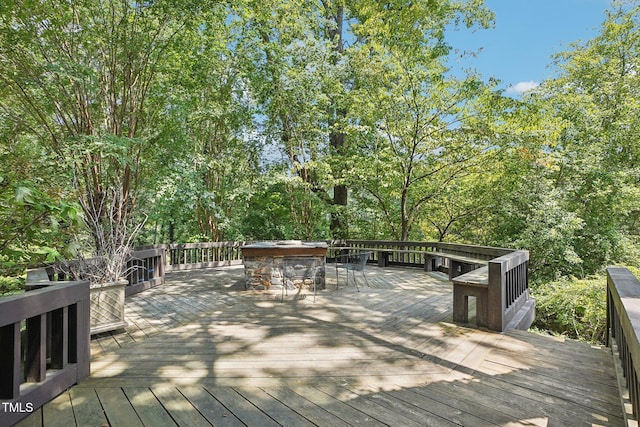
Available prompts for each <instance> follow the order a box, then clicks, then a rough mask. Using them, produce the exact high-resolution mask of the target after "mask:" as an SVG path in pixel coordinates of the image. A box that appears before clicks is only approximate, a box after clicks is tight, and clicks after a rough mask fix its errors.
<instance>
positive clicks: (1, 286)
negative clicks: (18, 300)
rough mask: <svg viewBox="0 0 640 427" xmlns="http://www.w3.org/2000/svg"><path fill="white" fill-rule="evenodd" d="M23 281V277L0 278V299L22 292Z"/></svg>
mask: <svg viewBox="0 0 640 427" xmlns="http://www.w3.org/2000/svg"><path fill="white" fill-rule="evenodd" d="M24 280H25V276H20V277H5V276H0V298H1V297H5V296H9V295H15V294H20V293H22V292H24Z"/></svg>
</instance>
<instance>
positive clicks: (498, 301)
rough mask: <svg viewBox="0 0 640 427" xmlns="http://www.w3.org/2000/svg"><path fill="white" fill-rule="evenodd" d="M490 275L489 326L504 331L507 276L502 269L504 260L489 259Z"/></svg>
mask: <svg viewBox="0 0 640 427" xmlns="http://www.w3.org/2000/svg"><path fill="white" fill-rule="evenodd" d="M488 266H489V276H488V286H489V289H488V296H487V303H488V322H487V323H488V325H487V326H488V327H489V329H492V330H494V331H503V330H504V328H505V326H506V325H505V324H504V323H505V322H504V312H505V310H506V308H507V307H506V298H505V296H506V295H505V292H506V287H505V276H504V272H503V271H502V269H503V268H502V267H503V265H502V262H500V261H493V260H492V261H489V264H488Z"/></svg>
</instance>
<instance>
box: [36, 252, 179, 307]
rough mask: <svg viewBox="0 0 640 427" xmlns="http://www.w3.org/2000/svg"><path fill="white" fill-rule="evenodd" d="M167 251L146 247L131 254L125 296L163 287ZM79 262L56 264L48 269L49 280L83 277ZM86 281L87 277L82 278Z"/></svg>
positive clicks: (86, 261) (127, 268) (128, 262)
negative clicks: (159, 286) (155, 287)
mask: <svg viewBox="0 0 640 427" xmlns="http://www.w3.org/2000/svg"><path fill="white" fill-rule="evenodd" d="M91 262H92V259H88V260H84V261H82V263H91ZM166 264H167V261H166V251H165V248H164V246H163V245H158V246H146V247H140V248H136V249H134V250H133V251H132V252H131V256H130V257H129V260H128V261H127V266H126V270H125V277H124V278H125V280H126V281H127V282H129V283H128V285H127V287H126V288H125V295H126V296H129V295H133V294H135V293H138V292H142V291H144V290H145V289H149V288H152V287H154V286H158V285H162V284H163V283H164V281H165V271H166ZM78 265H79V262H78V261H67V262H64V263H59V264H54V265H51V266H49V267H47V268H46V270H47V274H48V276H49V280H51V281H54V282H56V281H69V280H73V279H75V278H77V276H82V274H81V273H79V271H81V268H77V266H78ZM80 278H81V279H85V277H80Z"/></svg>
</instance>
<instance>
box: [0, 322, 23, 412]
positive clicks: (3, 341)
mask: <svg viewBox="0 0 640 427" xmlns="http://www.w3.org/2000/svg"><path fill="white" fill-rule="evenodd" d="M0 348H2V351H0V399H3V400H4V399H7V400H11V399H15V398H16V397H18V395H19V394H20V382H21V381H20V380H21V378H20V322H16V323H11V324H9V325H5V326H2V327H0Z"/></svg>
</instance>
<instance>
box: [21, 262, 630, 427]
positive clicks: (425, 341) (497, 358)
mask: <svg viewBox="0 0 640 427" xmlns="http://www.w3.org/2000/svg"><path fill="white" fill-rule="evenodd" d="M242 274H243V270H242V267H228V268H224V269H210V270H198V271H192V272H179V273H173V274H171V275H169V276H168V277H167V279H168V282H167V284H166V285H164V286H160V287H157V288H153V289H150V290H148V291H145V292H143V293H140V294H137V295H135V296H133V297H130V298H129V299H128V300H127V306H126V311H127V320H128V322H129V326H128V327H127V329H126V331H119V332H118V333H114V334H107V335H103V336H100V337H98V338H97V339H94V340H93V341H92V363H91V372H92V374H91V377H90V378H89V379H87V380H86V381H84V382H83V383H82V384H80V385H78V386H75V387H73V388H72V389H71V390H69V391H68V392H65V393H63V394H62V395H60V396H59V397H58V398H56V399H55V400H53V401H52V402H50V403H49V404H47V405H46V406H45V407H44V408H43V409H42V410H41V411H39V412H38V413H35V414H33V415H32V416H30V417H28V418H27V419H26V420H24V421H23V422H22V423H21V425H44V426H55V425H64V426H71V425H77V426H89V425H97V426H100V425H114V426H115V425H126V426H134V425H148V426H164V425H176V424H177V425H181V426H198V425H203V426H209V425H215V426H217V425H249V426H267V425H295V426H299V425H320V426H328V425H331V426H338V425H367V426H369V425H404V426H410V425H420V426H425V425H426V426H431V425H437V426H440V425H464V426H489V425H571V426H575V425H611V426H614V425H615V426H618V425H621V424H622V423H623V420H622V413H621V404H620V398H619V392H618V385H617V380H616V377H615V371H614V369H613V359H612V356H611V352H610V350H609V349H607V348H596V347H593V346H589V345H586V344H581V343H576V342H569V341H563V340H559V339H555V338H551V337H544V336H540V335H535V334H532V333H527V332H521V331H513V332H508V333H504V334H500V333H495V332H491V331H487V330H482V329H478V328H475V327H471V326H470V325H469V326H461V325H457V324H453V323H452V322H451V317H452V314H451V305H452V300H451V298H452V295H451V294H452V292H451V283H450V282H448V281H446V280H442V278H441V277H439V276H437V275H436V274H433V273H425V272H423V271H421V270H418V269H394V268H389V269H383V268H371V269H369V270H368V273H367V277H368V278H369V283H370V285H371V287H361V288H360V289H361V292H356V290H355V288H354V287H353V286H350V287H348V288H345V287H343V286H342V285H341V287H340V289H339V290H336V286H335V275H334V272H333V271H332V270H331V269H329V271H328V273H327V274H328V277H327V282H328V285H327V289H326V290H322V291H318V296H317V299H316V302H315V303H314V302H313V298H312V295H311V293H309V292H304V293H303V294H302V295H295V294H292V293H290V294H289V297H287V298H286V299H285V301H284V302H281V301H280V291H270V292H260V291H244V290H243V287H242V285H241V280H242ZM341 283H342V282H341Z"/></svg>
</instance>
